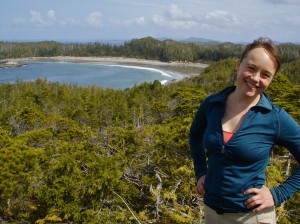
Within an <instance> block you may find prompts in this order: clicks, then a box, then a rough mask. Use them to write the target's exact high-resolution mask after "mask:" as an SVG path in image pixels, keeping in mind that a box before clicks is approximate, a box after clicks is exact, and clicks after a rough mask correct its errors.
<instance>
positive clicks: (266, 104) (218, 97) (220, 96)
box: [211, 86, 273, 110]
mask: <svg viewBox="0 0 300 224" xmlns="http://www.w3.org/2000/svg"><path fill="white" fill-rule="evenodd" d="M235 88H236V87H235V86H230V87H227V88H226V89H224V90H222V91H221V92H219V93H217V94H215V97H213V98H212V100H211V102H212V103H215V102H220V103H224V104H225V103H226V99H227V97H228V95H229V94H230V93H232V92H233V91H234V90H235ZM255 107H261V108H265V109H267V110H273V104H272V102H271V100H270V98H269V97H268V95H267V94H266V93H264V92H263V93H262V94H261V98H260V100H259V101H258V103H257V104H256V106H255Z"/></svg>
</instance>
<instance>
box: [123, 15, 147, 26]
mask: <svg viewBox="0 0 300 224" xmlns="http://www.w3.org/2000/svg"><path fill="white" fill-rule="evenodd" d="M124 24H125V25H129V26H132V25H138V26H145V25H147V21H146V19H145V17H139V18H136V19H131V20H126V21H125V22H124Z"/></svg>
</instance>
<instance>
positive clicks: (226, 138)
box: [223, 131, 234, 143]
mask: <svg viewBox="0 0 300 224" xmlns="http://www.w3.org/2000/svg"><path fill="white" fill-rule="evenodd" d="M233 135H234V133H232V132H228V131H223V137H224V143H227V142H228V141H229V140H230V139H231V138H232V136H233Z"/></svg>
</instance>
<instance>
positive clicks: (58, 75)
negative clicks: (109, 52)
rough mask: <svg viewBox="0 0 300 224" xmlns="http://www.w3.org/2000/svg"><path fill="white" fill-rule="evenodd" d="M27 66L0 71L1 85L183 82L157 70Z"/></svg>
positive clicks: (117, 85) (115, 85)
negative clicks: (38, 81)
mask: <svg viewBox="0 0 300 224" xmlns="http://www.w3.org/2000/svg"><path fill="white" fill-rule="evenodd" d="M25 63H26V65H25V66H21V67H14V68H7V69H0V83H14V82H16V81H17V80H18V81H35V80H36V79H38V78H41V79H46V80H47V81H49V82H58V83H67V84H77V85H80V86H91V85H96V86H100V87H103V88H114V89H124V88H131V87H133V86H134V85H139V84H141V83H143V82H153V81H154V80H158V81H160V82H161V83H162V84H165V83H167V82H168V81H171V80H174V79H175V80H178V79H181V78H182V76H181V75H180V74H178V73H173V72H166V71H162V70H159V69H155V68H148V67H139V66H127V65H103V64H87V63H69V62H25Z"/></svg>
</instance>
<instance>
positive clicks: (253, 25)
mask: <svg viewBox="0 0 300 224" xmlns="http://www.w3.org/2000/svg"><path fill="white" fill-rule="evenodd" d="M0 3H1V4H0V40H6V41H7V40H83V41H94V40H111V39H113V40H124V39H126V40H130V39H133V38H142V37H146V36H152V37H154V38H161V37H167V38H172V39H185V38H189V37H198V38H206V39H213V40H217V41H230V42H249V41H252V40H253V39H254V38H257V37H260V36H263V37H269V38H271V39H273V40H275V41H280V42H297V43H299V42H300V0H205V1H203V0H184V1H183V0H1V1H0Z"/></svg>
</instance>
